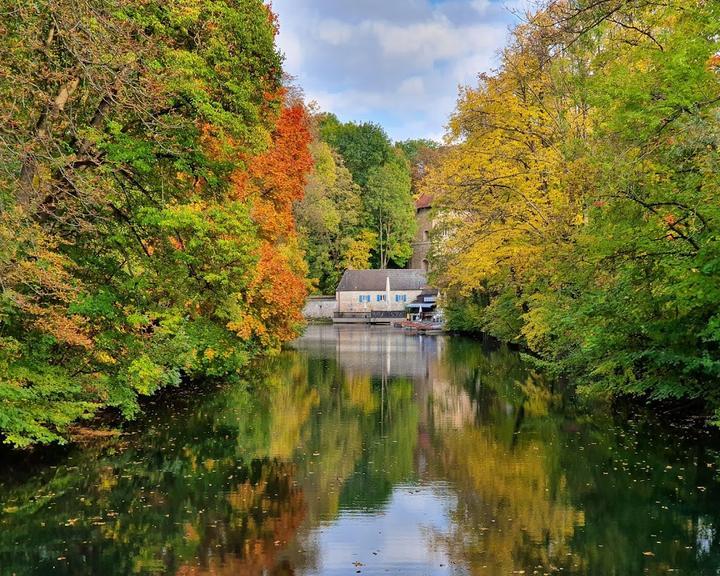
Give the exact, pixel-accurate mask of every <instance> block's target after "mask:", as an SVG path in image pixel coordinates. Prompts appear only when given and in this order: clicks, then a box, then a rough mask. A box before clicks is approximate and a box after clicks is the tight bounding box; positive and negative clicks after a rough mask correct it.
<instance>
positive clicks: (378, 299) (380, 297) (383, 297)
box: [375, 294, 385, 302]
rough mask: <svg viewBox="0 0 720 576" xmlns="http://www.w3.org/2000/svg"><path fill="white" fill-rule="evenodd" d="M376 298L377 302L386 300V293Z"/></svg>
mask: <svg viewBox="0 0 720 576" xmlns="http://www.w3.org/2000/svg"><path fill="white" fill-rule="evenodd" d="M375 299H376V301H377V302H385V294H378V295H377V296H376V297H375Z"/></svg>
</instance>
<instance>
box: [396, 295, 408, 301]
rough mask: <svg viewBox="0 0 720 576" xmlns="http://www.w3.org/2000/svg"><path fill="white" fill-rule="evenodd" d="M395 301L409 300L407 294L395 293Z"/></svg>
mask: <svg viewBox="0 0 720 576" xmlns="http://www.w3.org/2000/svg"><path fill="white" fill-rule="evenodd" d="M395 302H407V294H395Z"/></svg>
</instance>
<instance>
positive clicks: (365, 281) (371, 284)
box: [337, 270, 427, 292]
mask: <svg viewBox="0 0 720 576" xmlns="http://www.w3.org/2000/svg"><path fill="white" fill-rule="evenodd" d="M388 278H390V290H422V289H423V288H424V287H426V286H427V276H426V274H425V271H424V270H346V271H345V274H343V277H342V280H340V284H339V285H338V287H337V291H338V292H385V288H386V286H387V279H388Z"/></svg>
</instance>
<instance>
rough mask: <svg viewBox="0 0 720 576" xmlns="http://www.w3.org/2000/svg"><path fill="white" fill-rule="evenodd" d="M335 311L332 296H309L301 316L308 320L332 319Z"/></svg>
mask: <svg viewBox="0 0 720 576" xmlns="http://www.w3.org/2000/svg"><path fill="white" fill-rule="evenodd" d="M335 312H337V300H336V299H335V297H334V296H311V297H310V298H308V300H307V302H306V303H305V309H304V310H303V316H305V318H307V319H308V320H332V319H333V317H334V316H335Z"/></svg>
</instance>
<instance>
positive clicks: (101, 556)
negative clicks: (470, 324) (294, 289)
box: [0, 326, 720, 576]
mask: <svg viewBox="0 0 720 576" xmlns="http://www.w3.org/2000/svg"><path fill="white" fill-rule="evenodd" d="M671 422H672V419H671V418H669V417H667V416H666V417H663V418H655V419H653V418H649V417H641V416H635V417H631V416H630V414H629V413H625V414H618V413H615V414H613V413H611V412H610V411H609V410H608V409H606V408H604V407H602V406H595V407H592V406H586V405H580V404H578V403H577V402H576V401H574V400H573V399H572V398H571V397H570V396H568V395H567V394H565V393H563V391H562V390H559V389H553V387H552V386H549V385H548V383H547V382H545V381H544V380H543V379H542V377H541V376H540V375H538V374H537V373H535V372H534V371H533V370H531V369H530V368H529V367H528V366H527V365H526V364H524V363H523V361H522V360H521V358H520V357H519V356H518V355H517V354H516V353H514V352H511V351H508V350H506V349H504V348H491V347H487V346H484V345H483V344H481V343H479V342H476V341H472V340H467V339H463V338H457V337H446V336H439V337H417V336H407V335H405V334H403V333H402V332H401V331H399V330H395V329H390V328H372V329H371V328H361V327H347V328H339V327H333V326H311V327H310V328H309V329H308V331H307V333H306V334H305V336H303V337H302V338H300V339H299V340H298V341H296V342H295V343H293V345H292V346H291V348H290V349H289V350H288V351H286V352H284V353H283V354H282V356H281V357H279V358H277V359H275V360H273V361H271V362H266V363H264V364H263V365H262V366H259V367H258V368H257V369H256V370H254V371H253V374H252V375H251V377H250V378H249V380H248V381H247V382H243V383H240V384H235V385H224V386H219V387H213V388H208V387H205V388H202V387H200V388H191V389H186V390H182V391H176V392H174V394H172V395H170V394H168V395H165V396H163V397H161V398H160V399H158V400H157V401H156V402H155V403H154V404H151V405H150V406H149V407H148V411H147V413H146V415H145V416H144V417H143V418H142V419H140V420H139V421H137V422H135V423H133V424H131V425H128V426H126V428H125V431H124V434H123V435H121V436H119V437H116V438H101V439H95V440H91V441H88V442H86V443H85V444H84V445H81V446H76V447H73V448H70V449H67V450H64V451H62V452H61V453H60V454H58V455H56V456H54V457H52V458H50V459H49V460H48V459H47V458H46V459H45V461H43V462H41V463H35V464H32V465H31V464H28V463H21V464H17V463H15V464H14V465H12V466H6V467H5V470H4V471H3V472H0V574H2V575H3V576H5V575H7V576H10V575H17V576H21V575H22V576H25V575H38V576H39V575H42V576H45V575H50V574H58V575H72V576H76V575H93V576H112V575H130V574H142V575H156V574H157V575H159V574H177V575H185V576H190V575H197V576H201V575H202V576H205V575H207V576H210V575H231V574H232V575H238V576H242V575H261V574H262V575H277V576H279V575H284V576H287V575H291V574H294V575H316V574H317V575H338V576H340V575H343V576H344V575H352V574H401V575H433V576H434V575H465V574H468V575H470V574H472V575H475V574H478V575H503V574H577V575H580V574H582V575H590V574H592V575H603V576H610V575H618V576H620V575H622V576H626V575H634V574H652V575H655V574H668V573H670V574H692V575H704V574H707V575H710V574H713V575H717V574H720V544H719V543H718V540H719V539H720V535H719V534H718V529H719V528H720V479H719V477H718V464H719V463H720V445H718V443H717V441H715V440H713V439H712V435H711V434H710V433H708V432H703V431H692V432H689V431H687V430H686V428H684V427H682V426H680V425H673V424H672V423H671Z"/></svg>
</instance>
